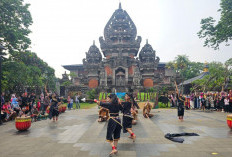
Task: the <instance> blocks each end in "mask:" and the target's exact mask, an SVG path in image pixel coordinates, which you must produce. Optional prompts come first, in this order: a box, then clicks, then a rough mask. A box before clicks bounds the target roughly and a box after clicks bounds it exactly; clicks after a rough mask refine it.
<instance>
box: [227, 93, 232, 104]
mask: <svg viewBox="0 0 232 157" xmlns="http://www.w3.org/2000/svg"><path fill="white" fill-rule="evenodd" d="M228 98H229V102H230V103H232V94H229V97H228Z"/></svg>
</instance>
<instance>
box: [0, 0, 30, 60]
mask: <svg viewBox="0 0 232 157" xmlns="http://www.w3.org/2000/svg"><path fill="white" fill-rule="evenodd" d="M28 7H29V4H24V2H23V0H1V1H0V43H1V44H2V45H3V46H5V47H6V48H7V50H8V51H9V53H10V55H12V56H13V57H14V55H15V54H17V53H19V52H23V51H24V50H26V49H27V48H28V47H29V46H30V44H31V40H30V38H29V37H28V35H29V33H30V32H31V31H30V29H29V26H30V25H31V24H32V17H31V13H30V12H29V10H28Z"/></svg>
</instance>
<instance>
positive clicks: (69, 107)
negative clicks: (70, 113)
mask: <svg viewBox="0 0 232 157" xmlns="http://www.w3.org/2000/svg"><path fill="white" fill-rule="evenodd" d="M70 100H71V97H70V96H68V98H67V102H68V109H69V110H71V104H70Z"/></svg>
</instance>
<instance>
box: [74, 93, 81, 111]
mask: <svg viewBox="0 0 232 157" xmlns="http://www.w3.org/2000/svg"><path fill="white" fill-rule="evenodd" d="M79 97H80V96H79V94H76V96H75V104H76V109H78V108H79V109H80V108H81V106H80V101H79Z"/></svg>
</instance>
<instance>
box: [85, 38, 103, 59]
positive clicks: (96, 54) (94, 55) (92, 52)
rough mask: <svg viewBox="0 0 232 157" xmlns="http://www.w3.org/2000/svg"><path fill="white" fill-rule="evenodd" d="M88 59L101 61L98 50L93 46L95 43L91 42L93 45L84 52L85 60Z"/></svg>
mask: <svg viewBox="0 0 232 157" xmlns="http://www.w3.org/2000/svg"><path fill="white" fill-rule="evenodd" d="M88 58H95V59H98V60H99V61H101V60H102V55H101V53H100V51H99V49H98V47H97V46H96V45H95V41H93V45H91V46H90V48H89V51H88V52H86V59H87V60H88Z"/></svg>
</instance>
